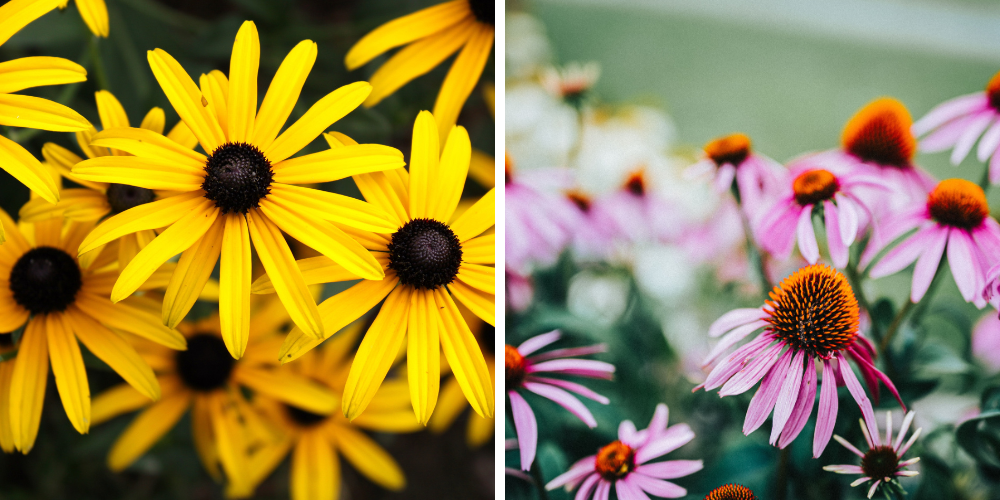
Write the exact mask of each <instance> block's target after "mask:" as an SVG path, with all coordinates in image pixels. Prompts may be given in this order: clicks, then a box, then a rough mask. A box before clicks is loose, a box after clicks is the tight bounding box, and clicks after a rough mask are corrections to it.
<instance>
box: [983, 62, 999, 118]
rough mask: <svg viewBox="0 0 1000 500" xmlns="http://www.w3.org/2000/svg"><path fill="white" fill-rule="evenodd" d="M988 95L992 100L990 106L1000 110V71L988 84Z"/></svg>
mask: <svg viewBox="0 0 1000 500" xmlns="http://www.w3.org/2000/svg"><path fill="white" fill-rule="evenodd" d="M986 97H987V98H988V99H989V100H990V107H992V108H993V109H995V110H997V111H1000V71H998V72H997V74H995V75H993V78H990V83H988V84H986Z"/></svg>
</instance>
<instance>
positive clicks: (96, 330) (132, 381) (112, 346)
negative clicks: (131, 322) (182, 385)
mask: <svg viewBox="0 0 1000 500" xmlns="http://www.w3.org/2000/svg"><path fill="white" fill-rule="evenodd" d="M67 316H68V318H69V321H70V324H71V325H72V328H73V331H74V332H75V333H76V336H77V338H79V339H80V342H83V345H85V346H87V349H89V350H90V352H92V353H93V354H94V356H97V357H98V358H99V359H100V360H101V361H104V362H105V363H107V364H108V366H110V367H111V369H112V370H114V371H115V373H117V374H119V375H121V377H122V378H123V379H125V381H126V382H128V383H129V385H131V386H132V387H134V388H135V389H136V390H137V391H139V393H141V394H142V395H143V396H145V397H146V398H149V399H152V400H157V399H160V384H159V383H157V381H156V375H154V374H153V369H152V368H150V367H149V365H148V364H146V362H145V361H143V360H142V358H141V357H139V353H137V352H136V351H135V348H134V347H132V344H129V343H128V341H127V340H125V339H124V338H122V336H121V335H119V334H117V333H115V332H113V331H111V330H110V329H108V328H106V327H105V326H104V325H102V324H100V323H98V322H97V321H94V319H92V318H91V317H89V316H87V315H86V314H84V313H83V312H82V311H80V310H79V309H77V308H75V307H72V308H70V309H69V312H68V313H67Z"/></svg>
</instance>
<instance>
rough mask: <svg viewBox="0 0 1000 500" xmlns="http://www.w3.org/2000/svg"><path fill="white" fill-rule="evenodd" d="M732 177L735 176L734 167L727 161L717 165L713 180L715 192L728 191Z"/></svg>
mask: <svg viewBox="0 0 1000 500" xmlns="http://www.w3.org/2000/svg"><path fill="white" fill-rule="evenodd" d="M734 178H736V167H734V166H732V165H731V164H728V163H727V164H725V165H722V166H721V167H719V169H718V171H717V172H716V173H715V181H714V182H713V185H714V187H715V192H717V193H725V192H726V191H729V187H730V186H732V185H733V179H734Z"/></svg>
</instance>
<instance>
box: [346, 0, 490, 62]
mask: <svg viewBox="0 0 1000 500" xmlns="http://www.w3.org/2000/svg"><path fill="white" fill-rule="evenodd" d="M471 16H472V11H471V10H470V9H469V4H468V2H467V0H452V1H450V2H445V3H442V4H438V5H435V6H433V7H428V8H426V9H423V10H419V11H417V12H414V13H413V14H409V15H406V16H403V17H400V18H398V19H394V20H392V21H389V22H387V23H385V24H383V25H382V26H379V27H378V28H376V29H375V30H374V31H372V32H371V33H368V34H367V35H365V36H364V37H362V38H361V40H358V43H356V44H354V46H353V47H351V50H350V51H348V52H347V56H346V57H345V58H344V64H346V65H347V69H349V70H353V69H355V68H357V67H359V66H361V65H363V64H365V63H367V62H368V61H371V60H372V59H374V58H375V57H377V56H378V55H379V54H382V53H383V52H385V51H387V50H389V49H391V48H393V47H399V46H400V45H405V44H408V43H410V42H412V41H414V40H419V39H421V38H423V37H425V36H428V35H431V34H433V33H437V32H438V31H441V30H444V29H445V28H448V27H449V26H452V25H454V24H455V23H458V22H459V21H462V20H464V19H466V18H469V17H471Z"/></svg>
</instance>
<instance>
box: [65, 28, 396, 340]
mask: <svg viewBox="0 0 1000 500" xmlns="http://www.w3.org/2000/svg"><path fill="white" fill-rule="evenodd" d="M259 58H260V46H259V41H258V38H257V28H256V27H255V26H254V24H253V23H252V22H250V21H247V22H245V23H244V24H243V26H242V27H241V28H240V31H239V33H238V34H237V35H236V42H235V44H234V45H233V53H232V59H231V61H230V74H229V77H228V78H227V77H226V75H224V74H223V73H222V72H219V71H212V72H211V73H210V74H208V75H202V76H201V88H200V89H199V88H198V87H197V86H196V85H195V84H194V81H192V80H191V78H190V77H189V76H188V75H187V73H186V72H185V71H184V69H183V68H182V67H181V66H180V64H179V63H177V61H176V60H174V58H173V57H171V56H170V55H169V54H167V53H166V52H164V51H163V50H160V49H156V50H153V51H150V52H149V53H148V59H149V63H150V66H151V67H152V69H153V74H154V75H155V76H156V79H157V81H158V82H159V83H160V86H161V87H162V88H163V90H164V92H165V93H166V94H167V98H168V99H169V100H170V103H171V104H172V105H173V107H174V109H175V110H177V113H178V114H179V115H180V116H181V118H182V119H183V120H184V122H185V124H187V126H188V128H190V130H191V132H192V133H193V135H194V136H195V137H197V139H198V142H199V143H200V144H201V147H202V148H203V149H204V150H205V151H207V152H209V153H210V154H209V155H208V156H205V155H202V154H201V153H198V152H195V151H192V150H191V149H189V148H187V147H185V146H183V145H181V144H178V143H177V142H175V141H173V140H171V139H169V138H167V137H164V136H162V135H160V134H157V133H155V132H152V131H149V130H145V129H135V128H113V129H108V130H105V131H103V132H101V133H100V134H97V135H96V136H95V137H94V140H93V142H91V144H92V145H93V146H101V147H108V148H112V149H118V150H121V151H125V152H128V153H131V154H132V155H134V156H105V157H99V158H93V159H90V160H86V161H84V162H82V163H79V164H77V165H76V166H74V167H73V171H72V172H73V174H74V175H76V176H77V177H79V178H81V179H84V180H88V181H91V182H107V183H117V184H126V185H130V186H136V187H141V188H145V189H151V190H163V191H171V192H174V193H175V195H174V196H169V197H166V198H163V199H161V200H158V201H154V202H151V203H147V204H144V205H141V206H138V207H135V208H132V209H129V210H126V211H124V212H122V213H120V214H118V215H116V216H114V217H111V218H109V219H107V220H105V221H104V222H103V223H101V225H99V226H98V227H97V228H96V229H95V230H94V232H93V233H91V234H90V235H89V236H88V237H87V239H86V240H85V241H84V242H83V244H82V245H81V248H80V252H81V254H82V253H86V252H88V251H91V250H93V249H94V248H97V247H99V246H101V245H104V244H106V243H108V242H111V241H113V240H115V239H117V238H119V237H121V236H123V235H126V234H129V233H134V232H138V231H142V230H148V229H157V228H166V229H165V230H163V231H162V232H161V233H160V235H159V236H157V237H156V239H154V240H153V241H152V242H150V243H149V245H147V246H146V247H145V248H144V249H143V250H142V251H140V252H139V253H138V254H137V255H136V257H135V258H134V259H132V261H131V262H130V263H129V265H128V266H126V267H125V268H124V269H123V270H122V275H121V278H120V279H119V280H118V282H117V283H116V284H115V287H114V290H112V293H111V299H112V300H113V301H116V302H117V301H119V300H122V299H123V298H125V297H127V296H129V295H130V294H131V293H132V292H133V291H135V290H136V288H137V287H138V286H140V285H141V284H142V283H143V282H145V281H146V280H147V279H148V278H149V277H150V276H151V275H152V274H153V273H154V271H156V269H157V268H158V267H159V266H160V265H161V264H163V263H164V262H165V261H166V260H167V259H170V258H171V257H173V256H174V255H177V254H182V255H181V258H180V260H179V261H178V263H177V268H176V270H175V271H174V273H173V275H172V277H171V279H170V283H169V285H168V286H167V291H166V295H165V297H164V301H163V320H164V322H165V323H166V324H167V325H170V326H174V325H177V324H179V323H180V321H181V320H182V319H183V318H184V316H185V314H187V312H188V311H189V310H190V308H191V306H192V305H193V304H194V301H195V299H196V298H197V296H198V294H199V292H200V291H201V290H202V288H203V287H204V286H205V283H206V282H207V281H208V278H209V276H210V275H211V273H212V269H213V268H214V266H215V262H216V261H219V260H220V255H221V266H220V283H221V290H220V297H219V309H220V311H219V312H220V316H221V321H222V337H223V340H224V341H225V343H226V347H227V348H228V349H229V352H230V353H231V354H232V356H233V357H235V358H239V357H240V356H242V355H243V351H244V349H245V348H246V344H247V334H248V332H249V323H248V322H249V314H250V311H249V309H248V308H249V299H250V265H251V260H250V259H251V257H250V256H251V241H252V242H253V247H254V248H256V250H257V255H258V256H259V257H260V260H261V262H262V263H263V265H264V269H265V271H267V274H268V276H270V278H271V280H272V281H273V283H274V284H275V288H276V290H277V293H278V297H279V298H280V299H281V301H282V302H283V303H284V304H285V307H287V308H288V310H289V313H290V314H291V317H292V320H293V321H294V322H295V324H296V325H298V326H299V327H300V328H302V330H304V331H306V332H308V333H309V334H310V335H312V336H314V337H321V336H323V333H324V328H323V322H322V321H321V320H320V316H319V311H318V310H317V308H316V302H315V300H314V299H313V297H312V295H311V294H310V293H309V291H308V290H307V289H306V284H305V282H304V281H303V279H302V276H301V274H300V273H299V271H298V269H296V267H295V263H294V258H293V257H292V253H291V251H290V250H289V247H288V244H287V243H286V242H285V238H284V236H283V234H282V232H284V233H286V234H288V235H289V236H291V237H292V238H295V239H296V240H299V241H300V242H302V243H304V244H306V245H308V246H310V247H312V248H314V249H316V250H318V251H319V252H320V253H321V254H323V255H324V256H327V257H329V258H330V259H331V260H332V261H334V262H336V263H338V264H339V265H341V266H343V267H344V268H345V269H348V270H350V271H351V272H352V273H355V275H357V276H359V277H362V278H365V279H374V280H380V279H382V278H383V277H384V273H383V271H382V268H381V266H380V265H379V263H378V261H377V260H376V259H375V258H374V257H373V256H372V255H371V254H370V253H368V252H367V251H366V250H365V248H364V247H363V246H362V245H361V244H359V243H358V242H357V241H355V240H354V239H353V238H351V237H350V236H348V235H347V234H346V233H345V232H344V231H343V230H342V229H341V228H340V227H341V226H343V227H347V226H350V227H353V228H355V229H358V230H365V231H375V232H380V231H381V232H391V231H393V230H394V229H395V226H394V225H393V224H391V223H390V222H389V215H388V214H385V213H384V211H383V210H382V209H381V208H379V207H376V206H374V205H371V204H368V203H365V202H362V201H360V200H356V199H353V198H349V197H346V196H342V195H338V194H334V193H328V192H324V191H320V190H316V189H310V188H306V187H300V186H296V184H312V183H320V182H328V181H332V180H336V179H341V178H344V177H347V176H350V175H354V174H359V173H365V172H373V171H379V170H383V169H393V168H399V167H401V166H403V158H402V154H401V153H400V152H399V151H398V150H396V149H394V148H390V147H387V146H380V145H374V144H362V145H351V146H348V147H344V148H339V149H336V150H329V151H322V152H319V153H315V154H310V155H305V156H301V157H298V158H290V157H291V156H292V155H293V154H295V153H296V152H298V151H299V150H300V149H302V148H303V147H305V146H306V145H307V144H309V143H310V142H312V141H313V139H315V138H316V137H317V136H319V135H320V134H321V133H322V132H323V130H324V129H325V128H326V127H328V126H329V125H330V124H331V123H333V122H335V121H337V120H339V119H340V118H342V117H343V116H344V115H346V114H347V113H349V112H350V111H352V110H353V109H354V108H356V107H357V106H359V105H360V104H361V102H362V101H363V100H364V99H365V97H367V96H368V94H369V92H371V86H370V85H368V84H367V83H365V82H356V83H352V84H350V85H346V86H344V87H341V88H339V89H337V90H335V91H333V92H331V93H330V94H328V95H327V96H326V97H324V98H323V99H321V100H320V101H318V102H317V103H316V104H314V105H313V106H312V107H311V108H310V109H309V110H308V111H306V113H305V114H304V115H303V116H302V117H301V118H300V119H299V120H297V121H296V122H295V123H293V124H292V125H291V126H289V127H288V128H287V129H285V131H284V132H283V133H281V134H280V135H279V134H278V132H279V130H280V129H281V127H282V124H284V122H285V120H286V119H287V118H288V116H289V114H291V112H292V108H293V107H294V105H295V101H296V100H297V99H298V94H299V92H300V91H301V90H302V85H303V83H304V81H305V78H306V75H307V74H308V73H309V70H310V69H311V68H312V64H313V62H314V61H315V59H316V44H315V43H313V42H312V41H310V40H305V41H302V42H300V43H299V44H298V45H297V46H296V47H295V48H293V49H292V51H291V52H290V53H289V54H288V56H287V57H286V58H285V60H284V61H283V62H282V64H281V66H280V67H279V68H278V72H277V74H276V75H275V78H274V81H272V82H271V86H270V88H268V91H267V94H266V95H265V96H264V100H263V102H262V104H261V106H260V109H259V110H258V109H257V67H258V63H259Z"/></svg>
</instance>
